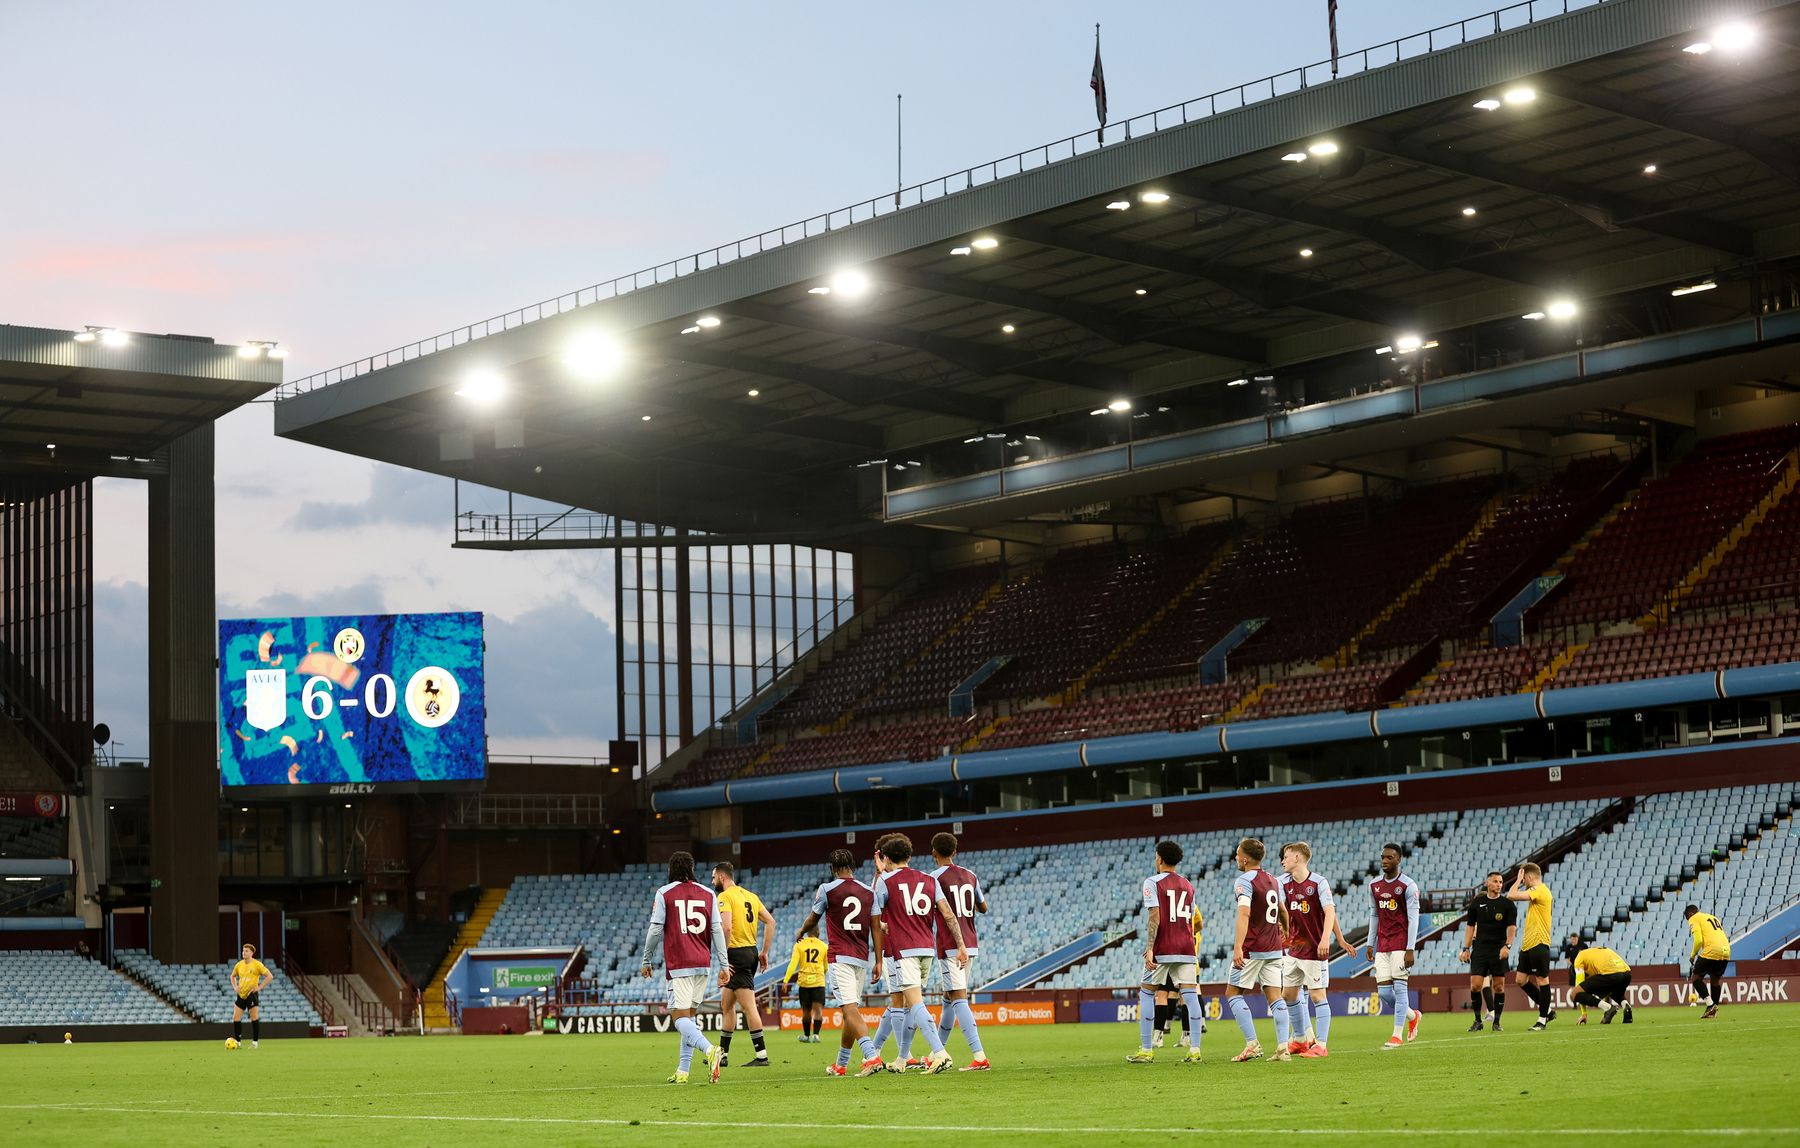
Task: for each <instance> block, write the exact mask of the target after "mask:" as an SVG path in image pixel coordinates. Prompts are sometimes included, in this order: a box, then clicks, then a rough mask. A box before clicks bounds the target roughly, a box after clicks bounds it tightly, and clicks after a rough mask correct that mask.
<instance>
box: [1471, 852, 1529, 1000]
mask: <svg viewBox="0 0 1800 1148" xmlns="http://www.w3.org/2000/svg"><path fill="white" fill-rule="evenodd" d="M1505 889H1506V874H1504V873H1489V874H1488V875H1487V880H1486V881H1484V882H1483V883H1482V887H1481V892H1479V893H1477V894H1475V900H1473V901H1472V902H1470V903H1469V923H1468V925H1467V926H1466V927H1465V928H1464V929H1463V947H1462V959H1463V960H1464V961H1466V962H1468V965H1469V1008H1470V1009H1472V1010H1473V1011H1474V1013H1475V1023H1474V1024H1471V1025H1470V1026H1469V1031H1470V1032H1480V1031H1481V1018H1482V1017H1483V1016H1485V1017H1487V1018H1488V1019H1489V1020H1490V1021H1492V1022H1493V1025H1494V1031H1495V1032H1500V1031H1502V1030H1501V1028H1500V1014H1501V1013H1503V1012H1505V1011H1506V957H1507V954H1508V953H1510V952H1512V947H1513V939H1514V937H1515V936H1516V935H1517V933H1518V931H1519V910H1518V907H1517V906H1516V905H1514V904H1513V903H1512V902H1511V901H1508V900H1507V899H1506V898H1505V897H1504V896H1503V895H1502V894H1503V893H1504V891H1505Z"/></svg>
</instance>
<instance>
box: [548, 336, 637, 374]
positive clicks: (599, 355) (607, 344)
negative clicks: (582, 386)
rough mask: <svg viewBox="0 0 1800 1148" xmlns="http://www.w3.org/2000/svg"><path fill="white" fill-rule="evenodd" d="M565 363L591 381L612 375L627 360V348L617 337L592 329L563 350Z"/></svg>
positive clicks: (577, 337)
mask: <svg viewBox="0 0 1800 1148" xmlns="http://www.w3.org/2000/svg"><path fill="white" fill-rule="evenodd" d="M562 361H563V365H564V366H565V367H568V368H569V369H570V370H571V371H573V372H574V373H575V374H576V375H578V376H580V377H581V378H583V379H585V380H587V381H589V382H599V381H600V380H602V379H605V378H609V377H611V376H612V375H613V374H614V373H615V372H617V371H618V369H619V367H620V366H621V365H623V363H624V361H625V350H624V348H623V347H621V346H619V343H618V341H617V340H616V339H613V338H611V337H609V336H607V335H604V334H601V333H600V332H598V331H590V332H588V333H587V334H584V335H578V336H576V338H575V339H574V341H573V342H571V343H570V344H569V346H568V348H567V349H565V350H564V351H563V356H562Z"/></svg>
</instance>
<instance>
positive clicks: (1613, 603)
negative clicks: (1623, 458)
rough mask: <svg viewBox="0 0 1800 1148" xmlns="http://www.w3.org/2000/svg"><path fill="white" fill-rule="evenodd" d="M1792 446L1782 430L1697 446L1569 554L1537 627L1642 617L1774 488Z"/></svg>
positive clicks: (1789, 429) (1788, 432) (1794, 430)
mask: <svg viewBox="0 0 1800 1148" xmlns="http://www.w3.org/2000/svg"><path fill="white" fill-rule="evenodd" d="M1797 441H1800V427H1797V426H1785V427H1777V428H1774V429H1771V430H1766V431H1753V432H1750V433H1746V434H1738V435H1729V436H1725V437H1721V438H1714V439H1707V440H1705V441H1703V442H1701V443H1700V445H1699V446H1697V447H1695V448H1694V451H1693V453H1691V454H1689V455H1688V456H1687V457H1686V458H1684V459H1683V460H1682V461H1681V462H1679V463H1677V464H1676V465H1675V466H1674V467H1673V468H1671V469H1670V471H1669V473H1668V474H1667V476H1665V477H1663V478H1660V479H1653V480H1651V481H1650V482H1647V483H1645V484H1644V485H1643V486H1642V487H1641V488H1640V489H1639V491H1638V495H1637V497H1636V498H1634V499H1632V500H1631V502H1630V503H1629V504H1627V505H1626V506H1625V507H1624V508H1623V509H1622V510H1621V511H1620V512H1619V514H1618V516H1617V517H1616V518H1614V519H1613V521H1612V522H1611V523H1609V524H1608V525H1607V527H1606V529H1604V530H1602V531H1601V532H1600V533H1599V534H1597V535H1595V536H1594V538H1593V539H1592V540H1591V541H1590V543H1589V544H1588V545H1587V546H1586V547H1584V548H1583V549H1581V550H1580V551H1578V552H1577V553H1576V554H1575V556H1574V558H1573V559H1572V560H1571V561H1570V563H1569V565H1568V568H1567V570H1566V573H1567V575H1568V580H1567V582H1565V583H1564V585H1563V586H1562V588H1561V591H1560V593H1559V594H1558V595H1557V596H1556V597H1554V598H1553V599H1552V600H1551V601H1550V602H1549V603H1548V604H1547V605H1546V607H1545V610H1544V612H1543V616H1542V618H1541V625H1543V626H1545V627H1556V626H1563V625H1574V624H1579V623H1583V622H1594V621H1608V620H1613V621H1622V620H1630V619H1633V618H1637V617H1640V616H1642V615H1643V614H1645V613H1647V612H1648V611H1649V610H1650V609H1651V607H1653V606H1655V605H1656V603H1657V601H1658V600H1659V599H1661V598H1662V596H1663V595H1664V594H1666V593H1667V592H1668V591H1669V590H1670V589H1671V588H1672V587H1674V586H1675V584H1676V583H1677V582H1678V581H1679V580H1680V579H1681V578H1682V576H1683V575H1685V574H1686V573H1687V572H1688V571H1689V570H1690V569H1692V568H1693V566H1694V564H1695V563H1696V562H1698V561H1699V560H1700V558H1701V557H1702V556H1703V555H1705V554H1706V552H1707V551H1709V550H1711V549H1712V548H1713V546H1714V545H1715V544H1717V543H1718V541H1719V540H1720V539H1721V538H1722V537H1724V535H1725V534H1726V532H1727V531H1729V530H1730V529H1731V528H1732V527H1733V526H1735V525H1737V523H1738V522H1739V521H1740V520H1742V519H1743V517H1744V516H1745V515H1746V514H1747V513H1749V511H1750V509H1751V508H1752V507H1754V506H1755V505H1756V504H1757V503H1758V502H1759V501H1760V500H1761V499H1762V497H1763V496H1764V495H1765V494H1767V493H1768V492H1769V491H1770V490H1771V489H1772V488H1773V487H1774V486H1775V483H1776V481H1777V480H1778V479H1779V477H1780V474H1781V466H1780V463H1781V460H1782V456H1784V455H1786V454H1787V453H1788V451H1790V450H1792V449H1793V448H1794V445H1795V443H1796V442H1797Z"/></svg>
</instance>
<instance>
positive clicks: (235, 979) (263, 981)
mask: <svg viewBox="0 0 1800 1148" xmlns="http://www.w3.org/2000/svg"><path fill="white" fill-rule="evenodd" d="M274 979H275V978H274V977H272V976H270V975H269V968H268V966H267V965H265V964H263V963H262V962H261V961H259V960H257V959H256V946H255V945H250V944H246V945H245V946H244V957H243V959H242V960H240V961H239V962H238V963H237V964H235V965H233V966H231V991H232V992H233V993H234V994H236V996H237V1002H236V1003H235V1004H233V1005H232V1007H231V1039H232V1040H243V1039H244V1014H245V1013H249V1014H250V1047H251V1048H259V1047H261V1045H262V1020H261V1019H260V1018H261V1016H262V997H261V996H260V995H258V994H260V993H261V992H262V991H263V990H264V989H266V988H268V987H269V982H270V981H272V980H274Z"/></svg>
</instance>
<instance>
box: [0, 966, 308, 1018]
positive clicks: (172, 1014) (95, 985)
mask: <svg viewBox="0 0 1800 1148" xmlns="http://www.w3.org/2000/svg"><path fill="white" fill-rule="evenodd" d="M271 987H273V986H271ZM226 1004H227V1005H229V1004H230V1001H229V1000H228V1001H227V1002H226ZM226 1015H227V1018H229V1016H230V1013H229V1011H228V1012H227V1014H226ZM189 1020H190V1018H189V1017H187V1016H184V1015H183V1014H182V1013H180V1012H179V1011H177V1010H176V1009H175V1008H173V1007H171V1006H170V1005H169V1003H168V1002H167V1001H164V1000H162V999H160V998H158V997H157V996H156V995H155V994H154V993H152V992H150V991H149V990H148V989H146V988H145V987H144V986H143V985H140V984H138V983H137V982H136V981H134V980H132V979H131V978H130V977H127V976H123V975H121V974H119V973H116V972H114V971H113V970H111V969H109V968H107V967H106V966H105V965H102V964H100V963H98V962H96V961H92V960H89V959H88V958H86V957H81V956H76V955H75V954H73V953H46V952H0V1025H31V1024H184V1023H187V1022H188V1021H189Z"/></svg>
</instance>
